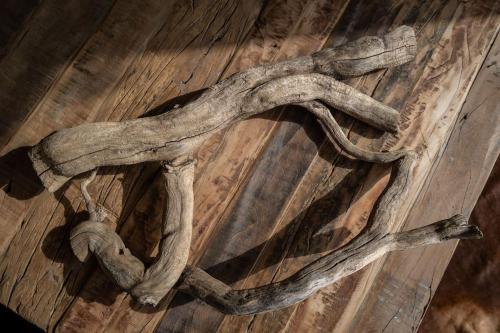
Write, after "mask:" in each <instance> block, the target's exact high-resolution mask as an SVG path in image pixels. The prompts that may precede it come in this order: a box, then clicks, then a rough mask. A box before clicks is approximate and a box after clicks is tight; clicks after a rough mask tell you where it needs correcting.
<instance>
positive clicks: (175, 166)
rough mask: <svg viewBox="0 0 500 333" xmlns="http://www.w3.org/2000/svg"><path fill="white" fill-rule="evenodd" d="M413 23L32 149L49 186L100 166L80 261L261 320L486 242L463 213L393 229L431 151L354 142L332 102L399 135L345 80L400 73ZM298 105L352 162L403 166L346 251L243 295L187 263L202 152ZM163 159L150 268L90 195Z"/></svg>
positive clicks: (141, 290) (134, 290)
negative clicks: (446, 251)
mask: <svg viewBox="0 0 500 333" xmlns="http://www.w3.org/2000/svg"><path fill="white" fill-rule="evenodd" d="M416 48H417V45H416V39H415V33H414V31H413V29H412V28H410V27H407V26H401V27H399V28H397V29H395V30H394V31H392V32H390V33H388V34H387V35H385V36H383V37H381V38H380V37H363V38H361V39H358V40H356V41H352V42H349V43H346V44H344V45H341V46H339V47H336V48H332V49H325V50H322V51H319V52H317V53H314V54H313V55H311V56H306V57H301V58H297V59H294V60H289V61H285V62H280V63H276V64H272V65H266V66H261V67H256V68H253V69H250V70H248V71H246V72H242V73H238V74H235V75H232V76H230V77H229V78H227V79H225V80H223V81H221V82H219V83H218V84H216V85H214V86H212V87H211V88H209V89H207V90H206V91H205V92H203V93H202V94H201V96H200V97H198V98H197V99H195V100H194V101H192V102H189V103H187V104H186V105H184V106H180V107H174V108H173V109H172V110H170V111H168V112H166V113H164V114H161V115H158V116H153V117H146V118H141V119H135V120H129V121H123V122H98V123H91V124H84V125H80V126H77V127H74V128H69V129H63V130H60V131H57V132H55V133H53V134H51V135H49V136H48V137H46V138H45V139H43V140H42V141H41V142H40V143H39V144H37V145H35V146H34V147H33V148H32V150H31V151H30V158H31V160H32V162H33V165H34V168H35V170H36V172H37V174H38V176H39V177H40V179H41V180H42V182H43V184H44V186H45V187H46V188H47V189H48V190H49V191H52V192H53V191H56V190H57V189H59V188H60V187H61V186H62V185H63V184H64V183H66V182H67V181H68V180H69V179H71V178H72V177H74V176H76V175H79V174H82V173H85V172H87V171H91V170H93V172H92V173H91V175H90V177H88V178H87V179H86V180H84V181H83V182H82V184H81V192H82V195H83V197H84V201H85V203H86V206H87V210H88V212H89V219H88V220H87V221H85V222H83V223H81V224H79V225H77V226H76V227H75V228H74V229H73V230H72V232H71V235H70V240H71V247H72V250H73V252H74V254H75V255H76V257H77V258H78V259H80V260H81V261H84V260H86V259H87V258H89V257H90V255H91V254H93V255H95V256H96V257H97V259H98V262H99V264H100V266H101V268H102V269H103V270H104V271H105V272H106V273H107V274H108V275H109V277H110V278H111V279H112V280H113V281H114V282H115V283H116V284H118V285H119V286H120V287H121V288H122V289H124V290H127V291H129V292H130V294H131V295H132V296H133V297H134V298H135V299H137V300H138V301H139V302H140V303H141V304H146V305H153V306H156V305H157V304H158V303H159V302H160V301H161V300H162V299H163V298H164V297H165V295H166V294H167V293H168V292H169V291H170V290H171V289H172V288H177V289H179V290H181V291H185V292H188V293H190V294H191V295H193V296H195V297H197V298H200V299H202V300H203V301H205V302H207V303H208V304H211V305H213V306H214V307H216V308H217V309H219V310H220V311H222V312H224V313H228V314H238V315H244V314H255V313H260V312H265V311H271V310H275V309H280V308H283V307H287V306H290V305H292V304H295V303H297V302H300V301H302V300H304V299H306V298H307V297H309V296H310V295H311V294H312V293H314V292H315V291H317V290H318V289H320V288H322V287H325V286H327V285H330V284H332V283H333V282H335V281H337V280H338V279H340V278H342V277H344V276H346V275H349V274H352V273H354V272H356V271H358V270H359V269H361V268H363V267H365V266H366V265H368V264H369V263H371V262H372V261H374V260H376V259H377V258H379V257H381V256H383V255H384V254H386V253H388V252H391V251H396V250H404V249H409V248H414V247H418V246H423V245H429V244H435V243H440V242H442V241H446V240H449V239H467V238H478V237H481V236H482V234H481V232H480V231H479V229H478V228H477V227H476V226H473V225H469V224H467V220H466V219H465V218H464V217H462V216H459V215H455V216H453V217H451V218H448V219H445V220H441V221H438V222H435V223H432V224H430V225H427V226H424V227H420V228H416V229H413V230H409V231H404V232H391V230H390V227H389V226H391V225H393V224H394V221H393V220H394V219H395V218H396V217H397V214H395V212H396V211H397V210H398V209H399V207H400V206H401V204H402V203H403V202H404V201H405V200H407V197H408V192H409V187H410V186H409V185H410V182H411V181H410V179H411V177H410V175H411V173H412V170H413V168H414V167H415V164H416V161H417V160H418V158H419V156H418V155H417V154H416V153H415V152H412V151H405V150H400V151H385V152H374V151H367V150H364V149H361V148H359V147H357V146H356V145H354V144H352V143H351V142H350V141H349V140H348V139H347V137H346V136H345V134H344V132H343V131H342V129H341V127H340V126H339V124H338V123H337V122H336V120H335V119H334V118H333V116H332V114H331V111H330V109H329V107H331V108H336V109H338V110H340V111H343V112H344V113H346V114H348V115H350V116H352V117H354V118H356V119H358V120H360V121H362V122H364V123H366V124H369V125H371V126H374V127H376V128H379V129H382V130H385V131H392V132H396V131H397V130H398V123H399V113H398V112H397V111H396V110H394V109H392V108H390V107H388V106H386V105H384V104H382V103H380V102H378V101H376V100H375V99H373V98H371V97H369V96H368V95H365V94H363V93H361V92H359V91H357V90H355V89H354V88H352V87H350V86H348V85H346V84H345V83H342V82H341V80H342V79H345V78H349V77H355V76H360V75H363V74H366V73H368V72H371V71H374V70H377V69H381V68H387V67H393V66H398V65H401V64H404V63H406V62H408V61H411V60H412V59H413V58H414V57H415V54H416ZM288 104H295V105H299V106H301V107H302V108H303V109H305V110H307V111H309V112H311V113H312V114H313V115H314V116H315V117H316V119H317V120H318V122H319V123H320V124H321V126H322V128H323V130H324V131H325V132H326V134H327V137H328V138H329V139H330V141H331V142H332V143H334V144H336V145H337V146H338V147H339V148H340V149H341V150H342V151H343V152H344V153H345V154H346V155H348V156H350V157H352V158H355V159H358V160H362V161H366V162H374V163H390V162H393V163H394V167H393V169H394V170H393V173H392V176H391V179H390V181H389V185H388V186H387V188H386V190H385V192H384V193H383V194H382V195H381V196H380V198H379V199H378V201H377V203H376V205H375V209H374V210H373V212H372V214H371V216H370V218H369V221H368V224H367V227H366V228H365V229H364V230H363V231H362V232H361V233H360V234H359V235H358V236H357V237H356V238H354V239H353V240H352V241H350V242H349V243H347V244H346V245H344V246H343V247H341V248H339V249H336V250H334V251H332V252H330V253H327V254H325V255H324V256H322V257H320V258H319V259H317V260H315V261H314V262H312V263H311V264H309V265H307V266H306V267H304V268H303V269H301V270H299V271H298V272H297V273H295V274H293V275H292V276H290V277H288V278H286V279H284V280H282V281H279V282H275V283H272V284H269V285H264V286H261V287H256V288H251V289H243V290H233V289H232V288H231V287H229V286H228V285H226V284H224V283H223V282H221V281H219V280H218V279H216V278H214V277H212V276H211V275H209V274H208V273H206V272H205V271H204V270H202V269H200V268H197V267H191V266H188V265H187V261H188V257H189V248H190V243H191V236H192V219H193V202H194V195H193V179H194V160H193V157H192V156H193V154H194V152H195V151H196V149H197V148H199V146H200V145H201V143H202V142H203V141H204V140H206V139H207V138H208V137H209V136H211V135H213V134H214V133H216V132H217V131H219V130H221V129H222V128H225V127H227V126H230V125H231V124H233V123H235V122H238V121H241V120H243V119H246V118H248V117H251V116H253V115H256V114H259V113H262V112H264V111H266V110H269V109H272V108H274V107H277V106H282V105H288ZM146 161H162V162H161V163H162V170H163V176H164V180H165V191H166V192H167V197H168V200H167V205H166V209H165V214H164V216H163V224H162V230H161V238H160V250H159V254H158V255H157V257H156V258H155V261H154V262H153V263H152V264H151V265H150V266H149V267H147V268H146V267H145V265H144V264H143V262H141V260H139V259H138V258H137V257H135V256H134V255H133V254H132V253H131V252H130V251H129V250H128V249H127V248H126V246H125V244H124V243H123V241H122V239H121V238H120V236H119V235H118V234H117V233H116V232H115V231H114V230H112V229H111V228H110V227H109V226H108V225H107V224H105V223H103V220H104V219H105V217H106V214H105V212H104V211H102V210H100V209H99V208H96V206H95V204H94V203H93V200H92V198H91V196H90V195H89V193H88V191H87V186H88V184H89V183H90V182H91V181H92V180H93V179H94V178H95V175H96V172H97V168H99V167H102V166H116V165H131V164H137V163H141V162H146Z"/></svg>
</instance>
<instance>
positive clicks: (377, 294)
mask: <svg viewBox="0 0 500 333" xmlns="http://www.w3.org/2000/svg"><path fill="white" fill-rule="evenodd" d="M499 7H500V5H499V3H498V1H495V0H476V1H468V2H459V1H438V0H409V1H397V0H387V1H349V0H342V1H326V0H309V1H303V0H288V1H280V0H271V1H265V2H264V1H236V0H229V1H218V0H211V1H209V0H199V1H191V2H189V1H175V0H172V1H161V0H150V1H143V0H86V1H76V0H68V1H58V0H45V1H37V0H18V1H14V0H8V1H3V2H2V4H0V22H1V24H0V110H1V111H0V115H1V117H0V143H1V145H2V148H1V149H2V152H1V155H2V157H0V181H1V183H0V186H1V187H2V191H0V235H2V237H0V256H1V260H0V301H1V302H2V303H3V304H5V305H6V306H8V307H9V308H10V309H12V310H14V311H15V312H17V313H18V314H19V315H21V316H23V317H24V318H26V319H27V320H29V321H32V322H33V323H35V324H36V325H38V326H40V327H41V328H43V329H45V330H48V331H54V330H55V331H62V332H138V331H143V332H153V331H156V332H185V331H200V332H213V331H221V332H239V331H253V332H275V331H294V332H295V331H296V332H304V331H316V332H331V331H334V332H348V331H351V332H381V331H387V332H391V331H393V332H409V331H415V330H416V329H417V327H418V324H419V322H420V319H421V317H422V316H423V314H424V312H425V309H426V307H427V305H428V303H429V301H430V299H431V297H432V294H433V292H434V290H435V289H436V287H437V285H438V284H439V282H440V279H441V276H442V273H443V271H444V269H445V268H446V265H447V263H448V261H449V259H450V257H451V255H452V253H453V249H454V247H455V245H456V244H455V243H448V244H445V245H439V246H434V247H430V248H425V249H417V250H411V251H406V252H404V253H395V254H391V255H389V256H387V257H385V258H383V259H380V260H378V261H377V262H375V263H373V264H371V265H370V266H368V267H367V268H366V269H364V270H362V271H360V272H358V273H356V274H354V275H352V276H349V277H348V278H345V279H343V280H341V281H340V282H339V283H336V284H334V285H332V286H330V287H328V288H325V289H323V290H321V291H320V292H318V293H317V294H315V295H314V296H313V297H311V298H310V299H308V300H307V301H304V302H302V303H300V304H297V305H295V306H292V307H289V308H286V309H283V310H280V311H276V312H271V313H266V314H261V315H256V316H242V317H235V316H225V315H223V314H221V313H219V312H217V311H216V310H214V309H213V308H211V307H210V306H207V305H205V304H203V303H201V302H198V301H193V300H192V299H190V298H189V297H187V296H185V295H182V294H180V293H178V294H176V293H173V292H172V293H171V294H169V295H168V296H167V297H166V299H165V300H164V301H163V302H162V304H161V306H160V308H159V309H149V308H142V307H139V306H138V305H136V304H134V303H133V302H131V299H130V297H128V296H127V295H126V294H124V293H122V292H120V291H119V290H118V289H116V288H115V287H114V286H113V284H112V283H111V282H110V281H109V280H108V279H107V278H106V277H105V276H104V275H103V273H102V272H101V270H100V269H99V268H98V266H97V263H96V262H95V261H90V262H88V263H85V264H81V263H79V262H78V261H77V259H76V258H75V257H74V256H73V255H72V253H71V251H70V249H69V241H68V233H69V230H70V229H71V228H72V227H73V226H74V225H76V224H77V223H78V222H80V221H82V219H83V218H84V217H85V214H84V213H83V211H84V205H83V202H82V198H81V195H80V191H79V180H74V181H72V182H70V183H69V184H68V185H67V186H65V187H64V188H63V189H62V190H60V191H58V192H56V193H55V194H51V193H49V192H47V191H43V189H42V188H41V186H40V183H39V182H38V181H37V179H36V177H34V173H33V170H32V169H31V166H30V163H29V161H28V159H27V157H26V151H27V149H28V147H29V146H31V145H33V144H35V143H37V142H38V140H40V139H41V138H42V137H44V136H46V135H47V134H49V133H51V132H52V131H54V130H57V129H60V128H64V127H69V126H74V125H77V124H81V123H84V122H92V121H105V120H112V121H117V120H122V119H130V118H136V117H138V116H141V115H143V114H144V113H146V112H148V111H149V112H151V111H152V112H160V111H161V110H162V109H163V108H164V107H165V105H172V104H174V103H178V101H176V100H174V101H171V100H172V99H173V98H175V97H177V96H182V95H186V94H188V93H190V92H194V91H196V90H199V89H201V88H204V87H207V86H209V85H211V84H213V83H215V82H217V81H218V80H220V79H221V78H223V77H227V76H228V75H230V74H231V73H234V72H237V71H240V70H244V69H247V68H250V67H252V66H255V65H257V64H262V63H268V62H274V61H278V60H283V59H287V58H292V57H296V56H298V55H303V54H310V53H312V52H314V51H315V50H318V49H320V48H322V47H324V46H334V45H338V44H341V43H343V42H345V41H346V40H350V39H355V38H358V37H360V36H364V35H381V34H383V33H385V32H387V31H388V30H390V29H392V28H394V27H397V26H399V25H401V24H407V25H411V26H413V27H414V28H415V30H416V32H417V41H418V54H417V57H416V59H415V61H413V62H411V63H409V64H407V65H404V66H401V67H399V68H394V69H390V70H384V71H378V72H376V73H372V74H369V75H366V76H364V77H362V78H359V79H353V80H350V81H349V83H350V84H352V85H354V86H355V87H356V88H358V89H359V90H361V91H363V92H365V93H368V94H370V95H372V96H373V97H374V98H376V99H378V100H380V101H382V102H384V103H386V104H387V105H390V106H391V107H393V108H395V109H397V110H400V111H401V114H402V118H403V126H402V128H403V130H402V131H401V133H399V134H398V135H396V136H390V135H381V133H380V132H378V131H376V130H374V129H370V128H368V127H366V126H364V125H362V124H360V123H358V122H356V121H354V120H353V119H351V118H349V117H348V116H344V115H342V114H335V116H336V118H337V119H338V120H339V122H340V123H341V124H342V126H343V128H344V129H345V131H346V132H348V134H349V138H350V139H351V141H353V142H355V143H356V144H357V145H360V146H364V147H370V148H371V149H382V148H391V149H392V148H397V147H402V146H406V147H411V148H415V149H417V150H418V151H420V152H421V153H422V155H423V158H422V159H421V161H420V162H419V165H418V167H417V168H416V170H415V172H414V174H413V175H412V177H413V185H412V188H411V191H412V193H413V194H412V195H411V200H409V201H408V202H406V203H405V205H404V207H401V209H400V212H399V213H398V220H399V221H401V223H400V225H398V226H395V228H409V227H415V226H418V225H424V224H428V223H430V222H434V221H435V220H439V219H442V218H447V217H449V216H451V215H453V214H455V213H460V212H462V213H464V214H469V213H470V211H471V209H472V207H473V206H474V204H475V202H476V200H477V197H478V195H479V193H480V192H481V189H482V187H483V186H484V183H485V181H486V178H487V176H488V174H489V172H490V170H491V168H492V166H493V164H494V162H495V160H496V158H497V156H498V154H499V151H500V146H499V141H500V140H499V131H500V121H499V120H500V119H499V117H500V110H499V106H498V102H497V101H498V99H499V96H500V95H499V88H500V83H499V75H500V74H499V72H500V70H499V63H500V62H499V51H500V40H499V39H498V37H497V34H498V30H499V27H500V8H499ZM165 103H166V104H165ZM290 111H291V110H287V112H284V109H279V110H273V111H270V112H268V113H266V114H265V115H263V116H261V117H255V118H252V119H250V120H247V121H244V122H242V123H240V124H238V125H236V126H234V127H232V128H230V129H229V130H227V131H224V132H221V133H219V134H218V135H216V136H215V137H212V138H211V139H210V140H208V141H207V142H205V143H204V145H203V147H202V149H201V150H200V151H199V152H198V153H197V159H198V164H197V169H196V180H195V219H194V235H193V236H194V238H193V243H192V246H191V259H190V260H191V262H192V263H195V264H197V265H199V266H201V267H203V268H205V269H207V270H208V271H209V272H210V273H211V274H213V275H214V276H216V277H218V278H219V279H221V280H223V281H225V282H227V283H230V284H232V285H233V286H234V287H237V288H242V287H249V286H255V285H260V284H265V283H269V282H270V281H275V280H279V279H281V278H283V277H285V276H288V275H289V274H291V273H292V272H294V271H296V270H297V269H298V268H299V267H301V266H303V265H305V264H306V263H308V262H310V261H311V260H313V259H314V258H317V257H318V256H319V255H321V254H322V253H324V252H325V251H329V250H331V249H333V248H336V247H338V246H340V245H341V244H343V243H345V242H346V241H347V240H348V239H350V238H352V237H354V236H355V235H356V234H357V233H358V232H359V230H360V229H361V228H363V225H364V223H365V222H366V218H367V216H368V214H369V212H370V210H371V208H372V206H373V203H374V201H375V200H376V198H377V197H378V196H379V195H380V193H381V191H382V190H383V188H384V186H385V185H386V182H387V179H388V175H389V172H390V167H389V166H374V165H371V164H369V163H362V162H356V161H353V160H350V159H347V158H345V157H343V156H342V155H341V154H339V152H338V151H337V150H336V149H335V147H332V146H331V145H330V144H329V143H328V142H327V141H326V140H325V137H324V135H323V134H322V131H321V129H320V127H319V125H318V124H317V123H316V122H315V120H314V119H313V118H312V117H311V116H310V115H308V114H306V113H305V112H300V111H298V110H297V112H290ZM292 111H293V110H292ZM160 182H161V177H160V175H159V169H158V165H157V164H154V163H152V164H145V165H137V166H133V167H121V168H107V169H104V170H103V171H102V172H101V174H100V175H99V176H98V180H97V181H96V182H95V183H94V184H93V185H92V187H91V192H92V194H93V196H94V197H95V198H97V200H98V203H99V205H101V206H102V207H104V208H105V209H106V210H107V211H108V212H109V213H110V217H111V219H112V220H113V222H114V223H115V224H116V228H117V230H119V232H120V234H121V236H122V238H124V239H125V242H126V244H127V245H128V246H129V248H130V249H131V250H132V252H133V253H134V254H136V255H138V256H140V257H141V258H142V259H143V260H147V258H150V257H151V256H154V254H155V251H156V250H157V249H156V247H157V243H158V228H159V222H160V221H159V216H160V214H161V209H162V201H163V197H162V196H163V193H162V191H161V190H160V185H161V184H160Z"/></svg>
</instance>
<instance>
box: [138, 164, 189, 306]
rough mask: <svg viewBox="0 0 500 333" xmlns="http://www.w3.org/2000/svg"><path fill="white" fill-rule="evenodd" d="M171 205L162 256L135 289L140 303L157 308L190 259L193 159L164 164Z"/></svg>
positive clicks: (163, 227)
mask: <svg viewBox="0 0 500 333" xmlns="http://www.w3.org/2000/svg"><path fill="white" fill-rule="evenodd" d="M163 167H164V169H163V170H164V171H163V175H164V177H165V189H166V191H167V205H166V208H165V215H164V218H163V225H162V231H161V232H162V237H161V240H160V253H159V254H158V256H157V257H156V260H155V262H154V263H153V265H152V266H151V267H149V268H148V269H147V271H146V273H145V274H144V279H143V281H142V282H141V283H139V284H138V285H137V286H135V287H134V288H133V289H132V290H131V294H132V296H134V297H135V298H136V299H137V300H138V301H139V302H140V303H142V304H147V305H153V306H156V305H157V304H158V302H160V300H161V299H162V298H163V297H164V296H165V295H166V294H167V293H168V292H169V291H170V289H172V287H173V286H174V284H175V283H176V282H177V280H178V279H179V277H180V275H181V274H182V272H183V270H184V267H185V266H186V263H187V260H188V257H189V247H190V245H191V234H192V220H193V176H194V163H193V160H192V159H191V158H190V157H189V158H187V159H180V160H176V161H173V162H171V163H164V165H163Z"/></svg>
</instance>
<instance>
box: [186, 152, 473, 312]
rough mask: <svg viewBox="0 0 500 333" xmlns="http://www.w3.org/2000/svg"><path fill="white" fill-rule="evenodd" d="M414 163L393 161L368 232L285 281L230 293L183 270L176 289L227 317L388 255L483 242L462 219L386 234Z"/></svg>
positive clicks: (301, 294)
mask: <svg viewBox="0 0 500 333" xmlns="http://www.w3.org/2000/svg"><path fill="white" fill-rule="evenodd" d="M413 161H414V156H412V155H411V154H409V155H407V156H406V157H404V158H402V159H400V160H399V161H397V162H396V163H397V164H396V170H395V172H394V173H393V176H392V177H391V178H392V181H391V185H390V186H389V187H388V188H387V189H386V191H385V193H384V194H383V195H382V196H381V197H380V198H379V203H382V202H388V201H389V202H390V203H391V204H390V205H389V206H390V207H389V208H388V209H384V210H380V209H376V208H375V213H374V214H372V216H371V217H370V220H371V221H370V226H369V227H367V228H365V229H364V231H363V232H362V233H361V234H360V235H359V236H358V237H356V238H355V239H353V240H352V241H351V242H349V243H348V244H346V245H345V246H343V247H341V248H339V249H337V250H334V251H332V252H330V253H329V254H327V255H325V256H323V257H321V258H319V259H317V260H316V261H314V262H312V263H311V264H309V265H308V266H306V267H304V268H303V269H301V270H300V271H298V272H297V273H295V274H294V275H292V276H290V277H289V278H287V279H284V280H282V281H279V282H275V283H271V284H269V285H265V286H261V287H257V288H252V289H245V290H233V289H232V288H231V287H229V286H228V285H226V284H224V283H223V282H221V281H219V280H217V279H215V278H213V277H212V276H210V275H209V274H208V273H206V272H204V271H203V270H201V269H199V268H193V267H188V268H187V269H186V271H185V273H184V274H183V277H182V285H181V287H180V288H181V290H183V291H185V292H188V293H190V294H191V295H193V296H195V297H197V298H200V299H202V300H203V301H205V302H206V303H208V304H210V305H212V306H214V307H216V308H217V309H219V310H220V311H222V312H224V313H227V314H237V315H243V314H255V313H260V312H265V311H271V310H276V309H280V308H283V307H286V306H290V305H292V304H295V303H297V302H300V301H302V300H304V299H306V298H307V297H309V296H310V295H311V294H312V293H314V292H315V291H317V290H318V289H320V288H322V287H324V286H327V285H329V284H332V283H334V282H335V281H337V280H339V279H340V278H342V277H344V276H347V275H349V274H352V273H354V272H356V271H358V270H360V269H361V268H363V267H365V266H366V265H368V264H369V263H371V262H373V261H374V260H376V259H377V258H380V257H381V256H383V255H384V254H386V253H388V252H391V251H395V250H404V249H409V248H413V247H417V246H423V245H430V244H436V243H439V242H442V241H446V240H449V239H459V238H463V239H465V238H480V237H482V234H481V232H480V231H479V229H478V228H477V227H476V226H472V225H468V224H467V221H466V219H465V218H463V217H461V216H454V217H452V218H450V219H447V220H442V221H439V222H436V223H433V224H431V225H427V226H424V227H422V228H418V229H414V230H410V231H404V232H396V233H388V232H387V229H388V226H390V225H391V224H392V222H393V220H394V219H395V216H396V215H395V214H393V211H392V208H393V207H396V206H397V205H399V204H401V201H403V200H405V199H406V194H407V188H408V186H407V184H406V182H407V179H408V177H409V175H410V171H411V169H412V165H413Z"/></svg>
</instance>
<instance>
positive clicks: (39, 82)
mask: <svg viewBox="0 0 500 333" xmlns="http://www.w3.org/2000/svg"><path fill="white" fill-rule="evenodd" d="M112 4H113V1H112V0H106V1H88V2H85V4H83V5H82V4H81V2H80V1H62V2H61V1H52V0H49V1H44V2H43V3H41V4H40V6H39V7H38V8H37V10H36V12H35V13H34V14H33V17H31V19H30V20H29V25H28V26H26V28H25V29H24V31H23V33H22V35H21V36H20V37H19V38H18V39H17V40H16V42H15V45H12V46H11V47H10V48H9V50H7V53H6V54H5V56H4V57H3V58H2V59H1V62H0V112H1V113H2V119H1V120H0V146H1V147H3V145H4V144H5V143H6V142H7V141H8V140H9V139H10V138H11V136H12V135H13V134H14V133H15V132H16V131H17V129H18V128H19V125H20V124H21V123H22V122H23V120H24V118H25V117H26V116H27V115H29V114H30V112H31V111H32V110H33V109H34V108H35V107H36V105H37V104H38V103H39V101H40V100H41V99H42V98H43V96H44V95H45V93H46V92H47V90H48V89H49V87H50V86H51V84H52V83H53V82H54V81H55V80H56V79H57V78H58V76H59V75H60V74H61V73H62V72H63V71H64V69H65V68H66V66H68V64H69V63H70V62H71V59H72V58H73V57H74V55H75V54H76V52H77V51H78V50H79V48H80V47H81V46H82V44H83V43H85V41H86V40H87V39H88V38H89V37H90V35H91V34H93V33H94V32H95V30H96V29H97V27H98V26H99V24H100V22H101V21H102V20H103V19H104V17H105V16H106V14H107V13H108V11H109V9H110V8H111V6H112Z"/></svg>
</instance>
